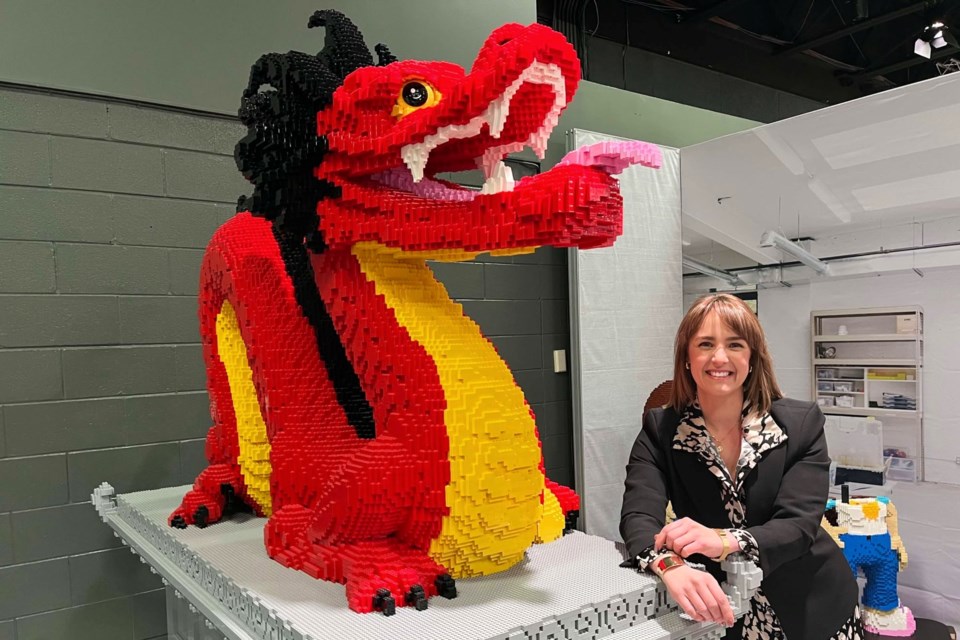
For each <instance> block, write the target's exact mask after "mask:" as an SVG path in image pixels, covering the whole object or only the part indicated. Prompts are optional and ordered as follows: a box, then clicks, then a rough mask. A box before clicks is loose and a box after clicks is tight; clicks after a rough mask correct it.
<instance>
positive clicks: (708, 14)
mask: <svg viewBox="0 0 960 640" xmlns="http://www.w3.org/2000/svg"><path fill="white" fill-rule="evenodd" d="M748 2H753V0H720V2H714V3H713V4H712V5H710V6H709V7H705V8H703V9H700V10H698V11H691V12H690V13H688V14H686V15H678V16H677V19H678V21H679V22H689V23H696V22H703V21H704V20H709V19H710V18H715V17H716V16H718V15H720V14H721V13H723V12H724V11H727V10H730V9H736V8H737V7H739V6H740V5H742V4H747V3H748Z"/></svg>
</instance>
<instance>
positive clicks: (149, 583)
mask: <svg viewBox="0 0 960 640" xmlns="http://www.w3.org/2000/svg"><path fill="white" fill-rule="evenodd" d="M160 587H161V583H160V577H159V576H156V575H153V574H151V573H150V569H149V567H148V565H147V564H145V563H142V562H140V557H139V556H137V555H135V554H133V553H131V552H130V550H129V549H127V548H124V547H121V548H119V549H109V550H107V551H95V552H93V553H85V554H82V555H76V556H71V557H70V597H71V599H72V601H73V603H74V604H87V603H90V602H98V601H100V600H107V599H110V598H119V597H122V596H129V595H134V594H137V593H142V592H144V591H152V590H155V589H159V588H160Z"/></svg>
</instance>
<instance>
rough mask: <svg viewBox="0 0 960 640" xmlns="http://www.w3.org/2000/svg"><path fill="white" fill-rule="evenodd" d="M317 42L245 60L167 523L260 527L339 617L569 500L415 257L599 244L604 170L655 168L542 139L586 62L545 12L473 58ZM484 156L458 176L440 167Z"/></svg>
mask: <svg viewBox="0 0 960 640" xmlns="http://www.w3.org/2000/svg"><path fill="white" fill-rule="evenodd" d="M310 26H311V27H313V26H324V27H326V43H325V46H324V48H323V50H322V51H320V53H318V54H317V55H308V54H303V53H298V52H290V53H287V54H267V55H265V56H262V57H261V59H260V60H258V62H257V63H256V64H255V65H254V67H253V69H252V70H251V78H250V83H249V85H248V87H247V89H246V91H245V92H244V97H243V101H242V106H241V109H240V116H241V119H242V121H243V122H244V123H245V124H246V125H247V126H248V129H249V133H248V135H247V136H246V137H244V138H243V139H242V140H241V141H240V142H239V143H238V145H237V150H236V156H237V163H238V166H239V168H240V170H241V171H242V172H243V173H244V175H245V176H246V177H247V178H248V179H249V180H250V181H251V182H252V183H253V185H254V188H255V189H254V193H253V195H252V197H250V198H241V201H240V203H239V207H238V210H239V211H240V213H238V214H237V215H236V216H235V217H234V218H232V219H231V220H230V221H229V222H227V223H226V224H225V225H223V226H222V227H221V228H220V229H219V230H218V231H217V232H216V234H215V235H214V236H213V239H212V240H211V242H210V244H209V246H208V248H207V251H206V254H205V257H204V260H203V266H202V270H201V292H200V323H201V335H202V340H203V347H204V358H205V361H206V367H207V380H208V389H209V393H210V399H211V414H212V417H213V420H214V426H213V427H212V428H211V429H210V432H209V435H208V436H207V446H206V454H207V458H208V460H209V463H210V464H209V466H208V467H207V468H206V469H205V470H204V471H203V472H202V473H201V474H200V475H199V477H198V478H197V479H196V482H195V484H194V485H193V488H192V490H191V491H189V492H188V493H187V495H186V496H185V497H184V498H183V501H182V503H181V505H180V506H179V507H178V508H177V509H176V510H175V511H174V512H173V514H171V516H170V524H171V525H172V526H175V527H180V528H183V527H186V526H188V525H191V524H192V525H197V526H201V527H203V526H206V525H208V524H211V523H213V522H216V521H218V520H219V519H221V518H222V517H224V515H226V514H228V513H230V512H231V511H236V510H242V509H246V510H253V511H254V512H255V513H256V514H258V515H261V516H266V517H268V518H269V519H268V520H267V523H266V525H265V527H264V538H265V544H266V548H267V552H268V553H269V555H270V556H271V557H272V558H274V559H275V560H277V561H278V562H280V563H281V564H283V565H286V566H288V567H292V568H295V569H299V570H302V571H305V572H306V573H308V574H310V575H311V576H314V577H315V578H319V579H324V580H331V581H335V582H340V583H345V584H346V593H347V599H348V602H349V605H350V607H351V608H352V609H354V610H356V611H361V612H365V611H372V610H381V611H383V612H384V613H387V614H390V613H392V612H393V611H394V610H395V607H396V606H397V605H400V606H404V605H409V606H413V607H416V608H417V609H424V608H426V606H427V599H428V598H429V597H431V596H434V595H441V596H444V597H447V598H452V597H455V596H456V594H457V588H456V584H455V582H454V578H458V577H469V576H476V575H483V574H488V573H493V572H496V571H501V570H504V569H507V568H509V567H510V566H512V565H514V564H516V563H517V562H519V561H520V560H521V559H522V558H523V555H524V552H525V550H526V549H527V548H528V547H529V546H530V544H532V543H534V542H548V541H550V540H554V539H556V538H558V537H559V536H561V535H562V533H563V530H564V528H565V526H566V525H567V524H568V519H569V518H570V516H572V515H574V514H575V513H576V511H577V509H578V508H579V499H578V497H577V495H576V494H575V493H574V492H573V491H571V490H570V489H568V488H565V487H562V486H560V485H558V484H556V483H554V482H551V481H550V480H548V479H546V478H545V475H544V468H543V457H542V453H541V446H540V440H539V437H538V434H537V428H536V424H535V422H534V417H533V414H532V412H531V411H530V408H529V406H528V405H527V403H526V401H525V399H524V397H523V393H522V392H521V390H520V389H519V387H518V386H517V385H516V383H515V382H514V380H513V378H512V376H511V374H510V372H509V369H508V368H507V366H506V364H505V363H504V362H503V361H502V360H501V358H500V357H499V356H498V354H497V353H496V351H495V349H494V348H493V346H492V345H491V343H490V342H489V341H488V340H487V339H486V338H484V337H483V336H482V335H481V333H480V330H479V328H478V327H477V325H476V324H475V323H474V322H473V321H472V320H470V319H469V318H467V317H466V316H464V314H463V310H462V308H461V307H460V305H458V304H456V303H454V302H453V301H452V300H450V299H449V298H448V296H447V295H446V291H445V290H444V288H443V286H442V285H441V284H440V283H439V282H437V280H436V279H435V278H434V276H433V274H432V272H431V271H430V269H429V267H428V266H427V264H426V260H466V259H470V258H473V257H475V256H476V255H478V254H480V253H484V252H489V253H493V254H507V255H509V254H511V253H518V252H529V251H532V250H534V249H535V248H536V247H539V246H542V245H552V246H555V247H579V248H584V249H586V248H591V247H600V246H607V245H610V244H612V243H613V241H614V239H615V238H616V237H617V235H619V234H620V232H621V230H622V218H623V203H622V199H621V197H620V194H619V188H618V183H617V181H616V179H615V178H614V177H613V176H614V175H615V174H617V173H619V172H620V171H622V170H623V169H624V168H625V167H627V166H629V165H631V164H636V163H641V164H644V165H646V166H650V167H656V166H659V151H658V150H657V148H656V147H654V146H652V145H646V144H644V143H623V144H607V145H604V146H602V147H595V148H588V149H585V150H579V151H577V152H574V153H572V154H569V155H568V156H567V157H566V158H565V159H564V160H563V161H562V162H561V163H560V164H559V165H557V166H556V167H554V168H553V169H552V170H550V171H547V172H545V173H542V174H540V175H537V176H534V177H529V178H524V179H523V180H520V181H518V182H514V180H513V177H512V175H511V173H510V170H509V169H508V168H507V167H506V166H505V164H504V163H503V159H504V158H505V156H506V155H507V154H508V153H511V152H514V151H517V150H520V149H522V148H523V147H525V146H531V147H532V148H533V149H534V150H536V151H537V152H538V153H539V154H541V156H542V154H543V152H544V150H545V148H546V145H547V140H548V137H549V135H550V132H551V130H552V129H553V128H554V126H555V125H556V124H557V121H558V118H559V116H560V112H561V111H562V110H563V109H564V108H565V107H566V105H567V104H568V102H569V101H570V99H571V98H572V97H573V94H574V91H575V90H576V87H577V84H578V82H579V80H580V66H579V61H578V60H577V57H576V54H575V52H574V50H573V48H572V47H571V46H570V45H569V44H568V43H567V42H566V41H565V40H564V38H563V37H562V36H561V35H560V34H558V33H556V32H554V31H552V30H550V29H548V28H546V27H544V26H541V25H531V26H527V27H524V26H520V25H516V24H510V25H506V26H503V27H501V28H499V29H497V30H496V31H494V32H493V33H492V34H491V35H490V37H489V38H488V39H487V41H486V42H485V43H484V45H483V47H482V48H481V50H480V53H479V55H478V56H477V59H476V62H475V63H474V65H473V68H472V69H471V70H470V72H469V73H467V72H465V71H464V70H463V69H462V68H460V67H458V66H456V65H453V64H450V63H446V62H414V61H397V60H396V59H395V58H394V56H393V55H392V54H391V53H390V52H389V50H388V49H387V48H386V47H384V46H383V45H378V46H377V47H376V48H375V51H376V53H377V55H378V58H379V60H378V63H377V64H375V63H374V61H373V57H372V55H371V53H370V51H369V50H368V48H367V46H366V44H365V43H364V41H363V38H362V36H361V35H360V33H359V31H358V30H357V28H356V27H355V26H354V25H353V24H352V23H351V22H350V21H349V20H348V19H347V18H346V17H345V16H343V15H342V14H340V13H337V12H334V11H318V12H317V13H316V14H314V16H313V17H312V18H311V20H310ZM475 167H480V168H482V169H483V170H484V172H485V174H486V176H487V181H486V183H485V184H484V186H483V189H482V190H480V191H479V192H478V191H473V190H469V189H464V188H461V187H459V186H457V185H454V184H452V183H449V182H446V181H443V180H440V179H437V178H436V177H435V176H436V174H437V173H438V172H444V171H459V170H463V169H471V168H475Z"/></svg>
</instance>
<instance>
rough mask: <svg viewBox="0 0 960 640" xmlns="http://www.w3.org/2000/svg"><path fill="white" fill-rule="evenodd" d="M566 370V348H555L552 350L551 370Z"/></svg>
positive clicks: (556, 371)
mask: <svg viewBox="0 0 960 640" xmlns="http://www.w3.org/2000/svg"><path fill="white" fill-rule="evenodd" d="M566 370H567V351H566V349H555V350H554V352H553V372H554V373H563V372H565V371H566Z"/></svg>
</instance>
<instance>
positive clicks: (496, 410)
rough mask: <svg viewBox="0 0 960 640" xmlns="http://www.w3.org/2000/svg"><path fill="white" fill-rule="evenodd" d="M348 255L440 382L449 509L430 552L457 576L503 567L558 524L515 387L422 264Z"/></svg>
mask: <svg viewBox="0 0 960 640" xmlns="http://www.w3.org/2000/svg"><path fill="white" fill-rule="evenodd" d="M353 254H354V255H355V256H356V258H357V259H358V261H359V263H360V267H361V269H362V270H363V272H364V274H365V275H366V277H367V278H368V279H369V280H370V281H372V282H373V283H374V284H375V286H376V290H377V293H378V294H379V295H382V296H383V297H384V300H385V302H386V304H387V305H388V306H389V307H390V308H391V309H392V310H393V312H394V314H395V315H396V318H397V322H399V324H400V325H401V326H403V327H404V328H405V329H406V330H407V332H408V333H409V335H410V337H411V338H413V339H414V340H416V341H417V342H418V343H419V344H420V345H421V346H423V348H424V349H425V350H426V351H427V353H429V354H430V356H431V357H432V359H433V361H434V362H435V363H436V364H437V373H438V375H439V378H440V384H441V386H442V387H443V392H444V396H445V399H446V404H447V406H446V411H445V414H444V421H445V423H446V425H447V435H448V438H449V442H450V452H449V461H450V476H451V477H450V483H449V485H448V486H447V488H446V500H447V506H448V507H449V508H450V513H449V515H447V516H446V517H445V518H444V519H443V523H442V525H441V532H440V535H439V536H438V537H437V538H436V539H435V540H434V541H433V542H432V544H431V546H430V551H429V553H430V556H431V557H432V558H433V559H435V560H436V561H437V562H439V563H441V564H443V565H444V566H445V567H446V568H447V569H448V570H449V571H450V573H451V575H452V576H454V577H456V578H459V577H467V576H476V575H484V574H489V573H495V572H497V571H503V570H505V569H508V568H510V567H511V566H513V565H515V564H516V563H517V562H519V561H520V560H521V559H522V558H523V555H524V551H525V550H526V549H527V547H529V546H530V544H531V543H532V542H533V541H534V539H535V538H537V536H538V535H542V536H544V537H546V538H550V536H554V535H558V534H557V527H559V531H560V532H562V529H563V524H562V521H563V517H562V513H560V514H559V519H558V512H559V511H560V509H559V504H558V503H557V502H556V498H555V497H554V496H553V495H552V493H551V492H549V491H546V494H547V495H544V493H545V485H544V477H543V474H542V473H541V472H540V469H539V465H540V460H541V451H540V445H539V442H538V441H537V438H536V435H535V434H536V427H535V424H534V420H533V417H532V416H531V414H530V410H529V408H528V406H527V404H526V401H525V399H524V397H523V392H522V391H521V390H520V388H519V387H518V386H517V384H516V382H515V381H514V379H513V376H512V375H511V373H510V370H509V368H508V367H507V365H506V363H504V362H503V360H502V359H501V358H500V356H499V354H498V353H497V352H496V350H495V349H494V347H493V345H492V344H491V343H490V341H489V340H487V339H486V338H484V337H483V336H482V335H481V333H480V329H479V327H478V326H477V325H476V323H474V322H473V321H472V320H470V319H469V318H467V317H466V316H464V314H463V308H462V307H461V306H460V305H459V304H457V303H455V302H453V301H452V300H450V298H449V297H448V296H447V292H446V291H445V290H444V288H443V285H441V284H440V283H439V282H437V280H436V278H435V277H434V276H433V272H432V271H431V270H430V268H429V267H428V266H427V265H426V263H425V262H423V261H422V260H420V259H407V260H398V259H397V255H396V252H395V251H391V250H389V249H384V248H382V247H380V246H379V245H376V244H374V243H362V244H358V245H356V246H355V247H354V248H353ZM419 257H422V256H418V258H419ZM468 371H469V375H467V374H466V372H468ZM464 380H471V384H470V385H466V384H464ZM474 381H475V382H474ZM542 495H543V496H544V501H545V503H546V507H547V508H546V509H544V505H542V504H541V496H542ZM545 515H546V517H545ZM541 521H543V523H542V524H541Z"/></svg>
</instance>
